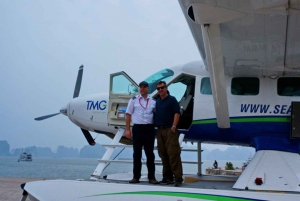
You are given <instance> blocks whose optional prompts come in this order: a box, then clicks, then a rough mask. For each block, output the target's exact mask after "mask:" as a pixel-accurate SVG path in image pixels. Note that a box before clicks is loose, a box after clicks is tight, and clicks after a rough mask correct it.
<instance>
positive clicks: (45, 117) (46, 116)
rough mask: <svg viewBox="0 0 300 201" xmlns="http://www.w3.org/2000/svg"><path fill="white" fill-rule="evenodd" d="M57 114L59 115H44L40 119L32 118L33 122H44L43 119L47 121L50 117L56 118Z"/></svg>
mask: <svg viewBox="0 0 300 201" xmlns="http://www.w3.org/2000/svg"><path fill="white" fill-rule="evenodd" d="M58 114H60V113H55V114H49V115H45V116H42V117H37V118H34V120H36V121H41V120H44V119H48V118H50V117H54V116H56V115H58Z"/></svg>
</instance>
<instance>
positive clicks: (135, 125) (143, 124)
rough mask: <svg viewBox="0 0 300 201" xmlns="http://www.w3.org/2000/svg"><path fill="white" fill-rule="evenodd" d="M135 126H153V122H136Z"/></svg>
mask: <svg viewBox="0 0 300 201" xmlns="http://www.w3.org/2000/svg"><path fill="white" fill-rule="evenodd" d="M134 126H153V124H134Z"/></svg>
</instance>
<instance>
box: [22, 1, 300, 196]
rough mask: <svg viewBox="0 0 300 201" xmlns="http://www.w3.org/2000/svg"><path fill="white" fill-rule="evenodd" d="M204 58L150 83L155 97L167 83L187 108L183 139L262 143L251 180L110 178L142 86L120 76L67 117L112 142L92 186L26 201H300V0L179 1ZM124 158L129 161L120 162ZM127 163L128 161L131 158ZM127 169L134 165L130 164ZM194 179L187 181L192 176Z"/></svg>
mask: <svg viewBox="0 0 300 201" xmlns="http://www.w3.org/2000/svg"><path fill="white" fill-rule="evenodd" d="M179 4H180V6H181V8H182V12H183V14H184V16H185V18H186V21H187V24H188V26H189V28H190V30H191V33H192V35H193V37H194V40H195V42H196V44H197V47H198V50H199V53H200V56H201V59H202V60H201V61H194V62H190V63H186V64H183V65H178V66H174V67H172V68H166V69H163V70H161V71H159V72H157V73H155V74H153V75H151V76H149V77H148V78H146V79H145V81H147V82H148V83H149V94H150V95H151V96H152V97H153V98H156V97H157V96H158V94H157V91H156V90H155V89H156V83H157V82H158V81H160V80H164V81H166V82H167V85H168V90H169V91H170V94H171V95H174V96H175V97H176V98H177V100H178V102H179V104H180V107H181V117H180V122H179V124H178V129H179V133H180V137H179V141H180V142H182V141H187V142H197V144H198V146H197V153H198V169H199V168H200V167H201V143H203V142H206V143H215V144H227V145H241V146H249V147H254V148H255V150H256V153H255V155H254V157H253V158H252V160H251V161H250V162H249V164H248V165H247V167H246V168H245V170H244V171H243V173H242V174H241V176H239V177H238V178H232V177H228V176H227V177H221V176H220V177H217V179H216V178H212V177H210V176H207V175H202V174H201V171H199V172H198V174H195V175H194V177H192V176H191V175H188V176H189V177H192V178H193V179H190V180H189V181H191V180H193V181H194V182H188V181H187V180H186V179H185V183H184V184H183V186H182V187H180V188H178V187H174V186H157V185H149V184H147V182H144V183H143V182H141V183H140V184H139V185H135V184H128V182H127V181H128V180H129V179H131V177H129V176H128V177H127V180H126V177H123V176H121V175H118V176H117V177H116V176H115V177H114V176H110V175H107V176H105V177H104V176H102V175H101V173H102V170H103V169H104V167H105V166H106V164H108V163H111V162H112V160H110V156H111V154H112V152H113V150H114V149H115V148H116V147H118V146H130V145H131V142H130V140H128V139H126V138H125V137H124V136H123V135H124V125H125V109H126V106H127V103H128V101H129V99H130V98H131V97H133V96H134V95H135V94H137V93H138V86H137V84H136V82H135V81H134V80H132V79H131V78H130V77H129V76H128V75H127V74H126V73H125V72H117V73H113V74H111V75H110V86H109V92H108V93H105V94H94V95H88V96H82V97H79V91H80V85H81V78H82V73H83V66H81V67H80V68H79V73H78V77H77V82H76V86H75V91H74V96H73V99H72V100H71V101H70V102H69V103H68V104H67V105H66V106H65V107H63V108H61V110H60V112H59V113H55V114H51V115H47V116H42V117H39V118H36V120H44V119H46V118H49V117H53V116H55V115H58V114H63V115H66V116H67V117H68V118H69V119H70V120H71V121H72V122H73V123H74V124H75V125H76V126H78V127H80V129H81V130H82V133H83V135H84V136H85V138H86V139H87V141H88V143H89V144H90V145H94V144H95V141H94V138H93V137H92V135H91V132H95V133H100V134H104V135H107V136H108V137H110V138H111V139H112V141H111V144H110V145H103V146H106V147H107V151H106V153H105V154H104V156H103V158H102V159H100V160H99V165H98V166H97V167H96V169H95V171H94V172H93V173H92V174H91V178H90V179H89V180H77V181H76V180H75V181H74V180H61V179H60V180H45V181H35V182H28V183H25V184H22V186H21V187H22V189H23V190H24V191H23V196H22V198H21V200H26V198H27V197H28V196H29V198H30V199H31V200H144V201H146V200H276V201H277V200H278V201H279V200H300V169H299V167H300V156H299V153H300V2H299V1H294V0H229V1H221V0H179ZM118 162H122V161H118ZM123 162H124V161H123ZM124 163H125V162H124ZM185 176H186V178H187V175H185Z"/></svg>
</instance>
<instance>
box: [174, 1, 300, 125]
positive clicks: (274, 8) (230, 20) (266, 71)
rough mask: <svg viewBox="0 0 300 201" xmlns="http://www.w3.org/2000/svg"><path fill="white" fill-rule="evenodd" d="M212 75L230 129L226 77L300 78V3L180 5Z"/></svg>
mask: <svg viewBox="0 0 300 201" xmlns="http://www.w3.org/2000/svg"><path fill="white" fill-rule="evenodd" d="M179 3H180V6H181V8H182V11H183V13H184V16H185V18H186V20H187V23H188V25H189V27H190V30H191V32H192V35H193V37H194V39H195V42H196V44H197V47H198V50H199V52H200V55H201V57H202V59H203V61H204V64H205V66H206V68H207V70H208V71H209V73H210V78H211V85H212V91H213V97H214V103H215V108H216V117H217V119H218V126H219V127H220V128H229V127H230V123H229V113H228V104H227V97H226V93H225V88H226V87H225V86H226V83H225V75H228V76H231V77H233V76H240V77H242V76H248V77H249V76H255V77H258V76H273V77H274V78H276V77H277V76H282V75H299V74H300V37H299V36H300V1H298V0H275V1H273V0H272V1H271V0H267V1H266V0H229V1H223V0H179Z"/></svg>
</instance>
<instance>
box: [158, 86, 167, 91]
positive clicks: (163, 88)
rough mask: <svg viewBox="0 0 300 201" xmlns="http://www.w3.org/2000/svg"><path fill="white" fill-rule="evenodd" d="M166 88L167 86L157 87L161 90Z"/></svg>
mask: <svg viewBox="0 0 300 201" xmlns="http://www.w3.org/2000/svg"><path fill="white" fill-rule="evenodd" d="M164 88H166V86H162V87H157V88H156V89H157V91H159V90H161V89H164Z"/></svg>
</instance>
